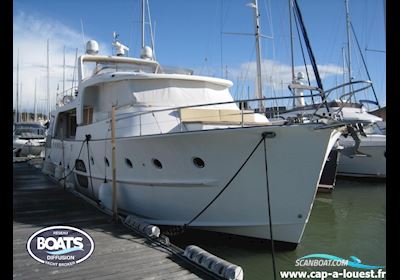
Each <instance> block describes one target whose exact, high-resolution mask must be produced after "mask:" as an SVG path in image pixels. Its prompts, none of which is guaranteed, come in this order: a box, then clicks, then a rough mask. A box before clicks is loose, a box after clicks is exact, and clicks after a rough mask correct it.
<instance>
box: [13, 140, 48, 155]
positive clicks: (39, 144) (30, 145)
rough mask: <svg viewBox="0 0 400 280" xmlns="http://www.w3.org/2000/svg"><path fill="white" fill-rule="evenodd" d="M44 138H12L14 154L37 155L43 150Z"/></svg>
mask: <svg viewBox="0 0 400 280" xmlns="http://www.w3.org/2000/svg"><path fill="white" fill-rule="evenodd" d="M44 144H45V140H44V139H31V140H29V139H28V140H25V139H14V141H13V151H14V154H15V155H16V156H19V157H25V156H29V155H32V156H39V155H41V154H42V152H43V151H44Z"/></svg>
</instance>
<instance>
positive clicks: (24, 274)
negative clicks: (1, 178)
mask: <svg viewBox="0 0 400 280" xmlns="http://www.w3.org/2000/svg"><path fill="white" fill-rule="evenodd" d="M13 171H14V176H13V178H14V179H13V278H14V279H99V280H100V279H153V280H157V279H216V278H214V277H211V276H210V275H209V274H207V273H205V272H204V271H202V270H201V269H199V268H196V266H193V265H191V264H190V263H187V262H185V261H184V260H182V258H179V257H177V256H176V254H173V253H171V252H169V251H168V250H165V248H162V247H161V246H158V245H157V244H155V243H153V242H151V241H149V239H146V238H144V237H142V236H140V235H138V234H137V233H135V232H134V231H132V230H130V229H129V228H127V227H125V226H123V225H121V224H115V223H112V222H111V217H110V216H109V215H107V214H105V213H103V212H101V211H99V210H98V209H97V208H96V207H94V206H93V205H91V204H89V203H87V202H86V201H84V200H83V199H81V198H79V197H77V196H76V195H74V194H73V193H71V192H70V191H68V190H64V188H63V187H62V186H60V185H58V184H56V183H54V182H52V181H51V180H49V179H48V178H47V177H45V176H44V175H43V174H42V173H41V171H40V169H38V168H36V167H35V166H34V165H32V164H29V163H28V162H23V161H22V162H15V163H13ZM55 225H64V226H72V227H76V228H78V229H81V230H84V231H85V232H86V233H88V234H89V235H90V236H91V237H92V238H93V240H94V243H95V249H94V252H93V254H92V255H91V256H90V257H89V258H88V259H87V260H85V261H84V262H82V263H79V264H76V265H73V266H71V267H52V266H49V265H46V264H41V263H39V262H38V261H36V260H35V259H33V258H32V257H31V256H30V255H29V253H28V251H27V249H26V244H27V241H28V239H29V237H30V236H31V235H32V234H33V233H35V232H36V231H37V230H40V229H42V228H45V227H48V226H55Z"/></svg>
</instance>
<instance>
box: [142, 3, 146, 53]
mask: <svg viewBox="0 0 400 280" xmlns="http://www.w3.org/2000/svg"><path fill="white" fill-rule="evenodd" d="M144 1H145V0H142V49H143V48H144V45H145V42H144V21H145V3H144Z"/></svg>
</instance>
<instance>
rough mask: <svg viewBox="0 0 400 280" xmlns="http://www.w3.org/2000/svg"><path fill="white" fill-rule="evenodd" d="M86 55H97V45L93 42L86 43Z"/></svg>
mask: <svg viewBox="0 0 400 280" xmlns="http://www.w3.org/2000/svg"><path fill="white" fill-rule="evenodd" d="M86 53H87V54H98V53H99V44H98V43H97V42H96V41H95V40H89V41H87V43H86Z"/></svg>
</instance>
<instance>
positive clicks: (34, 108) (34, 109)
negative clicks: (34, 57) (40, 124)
mask: <svg viewBox="0 0 400 280" xmlns="http://www.w3.org/2000/svg"><path fill="white" fill-rule="evenodd" d="M33 116H34V121H35V122H36V121H37V110H36V78H35V98H34V101H33Z"/></svg>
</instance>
